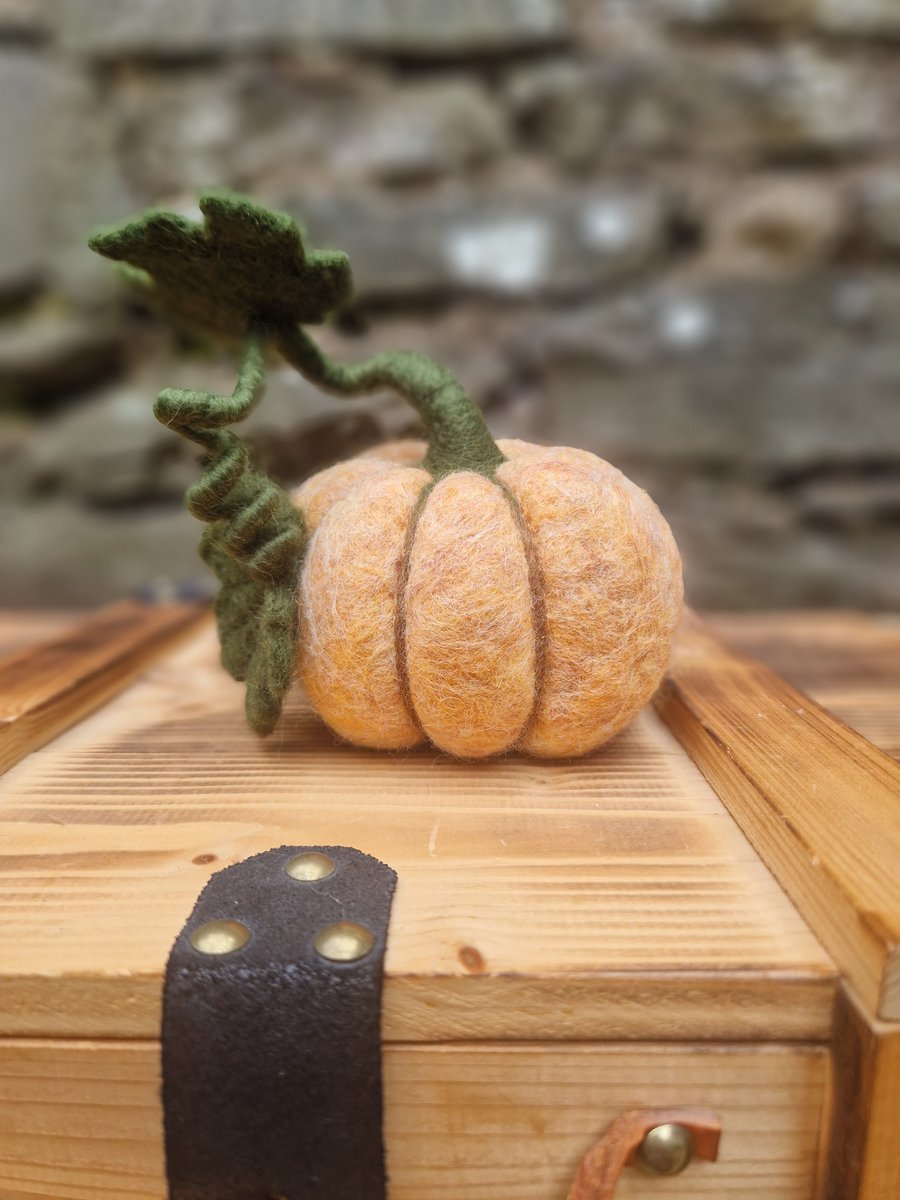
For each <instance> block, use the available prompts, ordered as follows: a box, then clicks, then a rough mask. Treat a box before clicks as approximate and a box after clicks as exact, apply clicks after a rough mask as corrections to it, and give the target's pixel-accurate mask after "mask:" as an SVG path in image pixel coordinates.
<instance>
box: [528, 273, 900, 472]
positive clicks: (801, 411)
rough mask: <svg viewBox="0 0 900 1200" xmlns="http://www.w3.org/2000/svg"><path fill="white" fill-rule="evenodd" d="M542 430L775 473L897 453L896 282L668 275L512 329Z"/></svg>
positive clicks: (686, 461) (600, 445)
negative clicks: (537, 386)
mask: <svg viewBox="0 0 900 1200" xmlns="http://www.w3.org/2000/svg"><path fill="white" fill-rule="evenodd" d="M522 338H523V342H522V353H523V354H531V355H532V365H533V369H534V370H535V371H541V372H542V373H543V378H544V386H545V403H546V405H547V411H548V413H550V414H552V416H553V423H552V429H551V430H550V432H551V433H552V439H553V440H554V441H559V442H562V443H565V444H569V445H575V446H584V447H585V448H586V449H589V450H593V451H595V452H596V453H598V454H600V455H602V456H603V457H605V458H609V459H610V460H611V461H613V462H615V463H617V464H620V465H625V466H627V465H628V464H634V463H641V462H645V461H647V462H653V463H657V464H663V463H668V464H671V465H673V467H677V468H678V469H679V470H689V469H691V467H692V465H697V464H702V463H714V464H719V466H720V467H721V469H722V470H734V469H738V468H741V469H742V468H752V469H753V470H754V471H757V472H759V473H761V475H762V476H765V477H769V476H770V477H781V476H785V475H790V474H791V473H794V472H797V471H804V470H808V469H809V468H810V467H812V466H816V465H818V464H821V463H837V464H852V463H859V462H868V461H885V460H888V461H893V462H900V422H898V421H897V397H898V395H900V285H898V283H897V281H896V280H894V279H892V278H890V277H884V278H881V279H876V280H874V281H867V280H865V279H857V278H843V277H841V276H833V275H816V276H812V277H810V278H808V279H806V280H798V281H795V282H792V283H790V284H788V283H787V282H782V283H780V284H778V285H773V284H762V283H750V282H737V281H731V282H718V283H711V284H709V285H707V286H698V285H697V284H687V282H685V284H683V285H681V286H676V285H674V284H670V285H668V286H665V287H662V288H659V287H657V288H652V287H651V288H650V289H648V290H647V291H645V292H644V293H643V294H642V295H640V296H630V297H626V298H624V299H622V300H620V301H616V302H614V303H611V304H607V305H598V306H596V307H594V308H592V309H589V310H582V311H581V312H580V313H578V314H577V317H575V318H574V319H573V318H572V317H570V316H568V315H566V316H558V317H556V318H553V319H550V320H549V321H548V322H547V323H546V324H545V325H544V328H543V330H541V329H539V328H538V329H529V328H527V327H526V328H525V329H524V330H523V334H522Z"/></svg>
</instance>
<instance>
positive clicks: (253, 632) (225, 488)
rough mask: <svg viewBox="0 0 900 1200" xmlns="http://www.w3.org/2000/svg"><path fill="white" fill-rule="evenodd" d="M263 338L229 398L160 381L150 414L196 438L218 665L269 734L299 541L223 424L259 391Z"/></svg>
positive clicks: (297, 522) (281, 502)
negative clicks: (213, 579)
mask: <svg viewBox="0 0 900 1200" xmlns="http://www.w3.org/2000/svg"><path fill="white" fill-rule="evenodd" d="M264 382H265V361H264V354H263V339H262V337H261V336H260V335H258V334H252V335H251V336H250V337H249V338H248V340H247V345H246V349H245V351H244V356H243V360H242V362H241V366H240V371H239V373H238V380H237V384H236V386H235V389H234V391H233V392H232V394H231V395H230V396H225V395H216V394H214V393H212V392H195V391H182V390H179V389H175V388H167V389H166V390H165V391H163V392H160V394H159V396H158V397H157V400H156V405H155V406H154V412H155V413H156V416H157V419H158V420H160V421H161V422H162V423H163V424H164V425H168V426H171V427H172V428H173V429H176V430H177V431H178V432H179V433H181V434H182V435H183V436H184V437H186V438H189V439H190V440H191V441H193V442H196V443H197V444H198V445H199V446H202V447H203V449H204V451H205V453H204V456H203V467H204V471H203V476H202V478H201V479H200V481H199V482H198V483H196V484H195V485H194V486H193V487H192V488H190V489H189V491H188V493H187V497H186V499H187V506H188V509H189V511H190V512H191V513H192V514H193V515H194V516H195V517H197V518H198V519H199V520H201V521H205V522H206V523H207V525H206V529H205V530H204V531H203V536H202V538H201V541H200V554H201V556H202V557H203V559H204V561H205V562H206V563H207V564H208V565H209V566H210V567H211V568H212V569H213V571H214V572H215V573H216V576H217V577H218V579H219V582H220V584H221V587H220V589H219V594H218V596H217V597H216V602H215V611H216V619H217V621H218V626H219V639H220V642H221V646H222V663H223V665H224V666H225V668H226V670H228V671H229V672H230V674H231V675H233V676H234V678H235V679H240V680H244V681H245V682H246V685H247V694H246V710H247V720H248V721H249V723H250V726H251V727H252V728H253V729H254V730H255V731H256V732H257V733H259V734H267V733H271V731H272V730H273V729H274V728H275V725H276V723H277V721H278V718H279V715H280V713H281V705H282V700H283V697H284V695H285V693H286V692H287V690H288V689H289V688H290V686H291V682H292V678H293V668H294V653H295V646H296V642H297V599H296V589H297V576H298V571H299V564H300V560H301V558H302V555H303V551H304V549H305V546H306V529H305V526H304V522H303V517H302V515H301V513H300V512H299V510H298V509H297V508H295V507H294V505H293V504H292V503H291V501H290V498H289V497H288V496H287V494H286V493H285V492H284V491H283V490H282V489H281V488H280V487H279V486H278V485H277V484H275V483H273V482H272V480H270V479H268V478H267V477H266V476H265V475H261V474H260V473H259V472H258V471H255V470H254V469H253V468H252V467H251V465H250V459H249V456H248V454H247V449H246V447H245V446H244V444H243V442H241V440H240V439H239V438H238V437H237V435H236V434H234V433H232V432H231V430H230V429H228V428H226V427H227V426H228V425H231V424H233V423H234V422H235V421H240V420H242V419H243V418H244V417H246V416H247V415H248V414H249V413H250V411H251V409H252V408H253V407H254V405H255V404H256V403H257V402H258V401H259V399H260V398H261V396H262V392H263V387H264Z"/></svg>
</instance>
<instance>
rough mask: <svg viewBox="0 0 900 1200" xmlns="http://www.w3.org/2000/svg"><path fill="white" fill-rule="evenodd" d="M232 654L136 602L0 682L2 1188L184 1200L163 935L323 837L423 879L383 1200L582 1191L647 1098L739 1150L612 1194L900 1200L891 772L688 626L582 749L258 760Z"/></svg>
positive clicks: (415, 894)
mask: <svg viewBox="0 0 900 1200" xmlns="http://www.w3.org/2000/svg"><path fill="white" fill-rule="evenodd" d="M217 657H218V656H217V646H216V641H215V635H214V632H213V630H212V628H211V625H210V623H209V621H208V619H207V618H205V617H203V616H198V614H197V612H196V611H195V610H192V609H190V608H188V607H187V606H180V607H179V606H174V607H170V608H164V609H152V608H148V607H146V606H141V605H125V606H119V607H118V608H117V609H116V610H113V611H112V612H107V613H105V614H100V615H98V617H96V618H94V620H93V622H92V623H89V624H88V626H86V627H82V628H80V629H78V630H75V631H74V632H72V633H70V634H66V633H65V632H64V633H63V634H62V635H61V636H60V637H58V638H57V640H56V641H55V642H54V643H50V644H45V645H43V646H40V647H38V648H37V649H34V650H31V651H28V650H26V651H24V652H23V653H22V654H20V655H19V656H18V657H17V658H14V659H12V660H9V661H8V662H7V663H6V665H5V666H0V695H2V696H3V697H5V700H4V701H3V703H4V704H5V714H4V715H5V723H4V724H3V725H2V726H0V761H2V762H3V764H4V765H5V766H8V767H9V770H8V773H7V774H6V776H5V778H4V780H3V783H2V785H0V817H2V824H0V838H2V842H0V855H2V857H0V897H2V900H0V1197H2V1198H3V1200H26V1198H27V1200H36V1198H40V1200H98V1198H101V1200H102V1197H105V1196H110V1197H116V1198H119V1197H122V1198H124V1197H128V1198H129V1200H162V1198H163V1197H164V1196H165V1174H164V1155H163V1137H162V1112H161V1107H160V1099H159V1084H160V1078H159V1043H158V1037H159V1028H160V1015H161V991H162V980H163V974H164V970H165V963H166V959H167V956H168V953H169V949H170V947H171V944H172V941H173V939H174V937H175V935H176V933H177V932H178V930H179V929H180V928H181V926H182V925H183V924H184V921H185V919H186V917H187V916H188V914H189V912H190V910H191V908H192V906H193V903H194V900H195V899H196V896H197V894H198V892H199V891H200V889H201V887H202V886H203V884H204V882H205V881H206V879H207V878H208V877H209V875H210V874H211V873H212V872H214V871H216V870H218V869H220V868H221V867H222V866H224V865H227V864H229V863H233V862H236V861H238V860H240V859H243V858H245V857H247V856H248V855H251V854H254V853H256V852H259V851H262V850H265V849H268V848H269V847H272V846H276V845H281V844H306V845H312V844H317V843H323V844H334V843H343V844H348V845H353V846H356V847H358V848H360V849H362V850H365V851H367V852H369V853H371V854H374V855H376V856H377V857H379V858H381V859H383V860H384V861H386V862H388V863H390V864H391V865H392V866H393V867H394V868H395V869H396V871H397V872H398V874H399V880H400V882H399V886H398V891H397V896H396V900H395V903H394V910H393V915H392V920H391V933H390V938H389V945H388V953H387V958H386V964H385V969H386V976H385V993H384V1010H383V1041H384V1068H385V1103H386V1139H387V1147H388V1167H389V1171H390V1179H391V1183H390V1197H391V1200H513V1197H515V1198H516V1200H564V1197H565V1196H566V1194H567V1190H568V1187H569V1185H570V1183H571V1181H572V1179H573V1176H574V1174H575V1171H576V1168H577V1165H578V1162H579V1160H580V1159H581V1157H582V1155H583V1154H584V1153H585V1151H586V1150H587V1149H588V1148H589V1147H590V1145H591V1144H592V1143H593V1142H594V1141H595V1139H596V1138H597V1136H598V1134H599V1133H600V1132H601V1131H602V1130H603V1129H604V1127H606V1126H607V1125H608V1124H609V1123H610V1122H611V1121H612V1120H613V1119H615V1118H616V1117H617V1116H618V1115H619V1114H620V1113H621V1112H622V1111H623V1110H626V1109H630V1108H635V1107H659V1106H679V1105H690V1106H703V1107H707V1108H711V1109H713V1110H715V1111H716V1112H717V1113H718V1114H719V1115H720V1117H721V1119H722V1125H723V1134H722V1141H721V1149H720V1154H719V1158H718V1161H716V1162H699V1161H698V1162H695V1163H693V1164H692V1165H691V1166H690V1167H689V1168H688V1170H687V1171H685V1172H684V1174H682V1175H680V1176H677V1177H674V1178H671V1179H662V1178H650V1177H648V1176H647V1175H645V1174H642V1173H639V1172H638V1171H636V1170H634V1169H630V1168H629V1169H626V1170H625V1172H624V1173H623V1175H622V1178H621V1181H620V1183H619V1186H618V1189H617V1191H616V1196H617V1197H619V1196H621V1197H624V1198H626V1200H627V1198H628V1197H632V1198H637V1197H641V1198H643V1197H660V1198H661V1200H666V1198H669V1197H673V1198H674V1197H701V1196H710V1197H716V1198H717V1200H752V1198H754V1197H759V1200H788V1198H790V1200H812V1198H816V1197H826V1196H827V1197H828V1198H829V1200H838V1198H843V1197H846V1198H847V1200H854V1198H855V1197H860V1198H862V1200H897V1196H898V1195H900V1166H898V1163H900V1155H898V1153H897V1150H896V1148H895V1147H894V1146H893V1145H892V1144H891V1138H890V1136H889V1134H890V1130H891V1126H892V1123H893V1124H896V1122H897V1120H898V1112H900V1084H898V1075H900V1070H898V1067H900V1050H898V1047H900V1040H898V1037H897V1033H896V1032H895V1031H896V1030H900V1026H898V1025H896V1024H895V1022H896V1021H897V1019H898V1017H900V992H898V984H897V959H896V955H895V946H896V944H897V941H898V938H897V933H898V930H900V884H898V879H897V875H898V864H900V769H898V768H897V766H896V764H894V763H893V762H892V761H891V760H890V759H889V758H888V757H887V756H886V755H884V754H882V753H881V752H879V751H878V750H876V749H875V748H874V747H873V746H872V745H871V744H870V743H868V742H867V741H865V739H863V738H862V737H861V736H859V735H858V734H855V733H853V732H851V731H850V730H849V729H848V728H846V727H845V726H843V725H841V724H840V723H839V722H838V721H836V720H835V719H834V718H832V717H830V716H829V715H828V714H826V713H825V712H823V711H822V710H820V709H819V708H818V707H817V706H816V704H815V703H814V702H813V701H812V700H810V699H809V698H807V697H805V696H803V695H801V694H800V693H798V692H795V691H794V690H793V689H792V688H791V687H790V686H789V685H788V684H786V683H785V682H783V681H782V680H781V679H780V678H779V677H777V676H775V675H773V674H772V673H771V672H770V671H768V670H766V669H765V668H763V667H761V666H759V665H758V664H753V663H750V662H748V661H747V660H745V659H743V658H739V657H736V656H734V655H731V654H729V653H727V652H725V651H723V650H722V648H721V646H720V644H719V643H717V642H715V641H713V640H712V639H711V638H710V637H709V635H708V633H707V632H706V631H705V630H704V629H702V628H700V627H699V626H697V625H688V626H687V627H686V628H685V630H684V633H683V636H682V638H681V642H680V645H679V650H678V654H677V656H676V660H675V663H674V665H673V670H672V673H671V677H670V679H669V680H668V681H667V684H666V685H665V687H664V688H663V690H662V691H661V693H660V695H659V697H658V703H657V706H656V709H655V710H653V709H651V710H648V711H646V712H644V713H643V714H641V716H640V717H639V718H638V719H637V720H636V721H635V722H634V723H633V724H632V725H631V726H630V727H629V729H628V730H626V731H625V732H624V733H623V734H622V735H620V736H619V737H618V738H616V739H615V740H614V741H613V742H612V743H611V744H610V745H609V746H608V747H606V748H605V749H603V750H601V751H600V752H599V753H597V754H595V755H593V756H591V757H590V758H588V759H584V760H578V761H574V762H567V763H538V762H535V761H532V760H527V759H523V758H518V757H515V756H513V757H510V758H507V759H504V760H500V761H496V762H490V763H482V764H477V765H473V764H461V763H458V762H454V761H452V760H450V759H447V758H445V757H443V756H441V755H439V754H437V753H436V752H434V751H433V750H417V751H413V752H409V753H404V754H398V755H386V754H378V753H374V752H368V751H365V750H360V749H355V748H351V747H347V746H343V745H339V744H337V743H336V742H335V740H334V739H333V738H332V737H331V735H330V734H329V733H328V732H327V731H326V730H325V729H324V728H323V727H322V726H321V724H320V723H319V722H318V721H317V720H316V719H315V718H314V717H313V716H311V715H310V713H309V712H308V711H307V710H306V708H305V707H304V705H303V702H302V699H301V698H299V697H297V698H295V699H294V701H293V702H292V704H291V706H290V708H289V710H288V712H287V715H286V719H285V720H284V722H283V725H282V727H281V728H280V729H279V731H278V733H277V734H276V735H275V736H274V737H273V738H272V739H270V740H269V741H266V742H260V741H259V740H257V739H256V738H255V737H254V736H253V735H252V734H251V733H249V732H248V731H247V730H246V728H245V726H244V723H243V717H242V697H241V689H240V688H239V687H238V685H236V684H233V683H232V682H231V681H230V680H228V678H227V677H226V676H225V675H224V673H223V671H222V670H221V668H220V667H219V665H218V662H217ZM4 680H5V684H6V686H3V683H4ZM127 680H130V682H129V683H128V686H127V687H125V688H124V690H121V689H123V684H124V683H125V682H126V681H127ZM117 688H118V689H120V691H119V694H118V695H117V696H116V697H115V698H113V699H110V698H109V697H110V695H111V694H112V692H114V691H115V690H116V689H117ZM66 727H68V728H66ZM64 729H65V730H66V731H65V732H61V731H62V730H64ZM40 746H43V748H42V749H38V747H40ZM773 871H774V874H773ZM833 1111H838V1112H839V1116H840V1120H839V1127H840V1129H841V1139H840V1145H837V1144H836V1141H835V1139H834V1137H833V1136H832V1134H831V1124H830V1120H831V1113H832V1112H833Z"/></svg>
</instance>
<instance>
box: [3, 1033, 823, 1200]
mask: <svg viewBox="0 0 900 1200" xmlns="http://www.w3.org/2000/svg"><path fill="white" fill-rule="evenodd" d="M158 1062H159V1047H158V1046H157V1045H156V1044H154V1043H148V1042H145V1043H127V1042H126V1043H123V1042H115V1041H110V1042H69V1043H53V1042H41V1041H35V1042H32V1041H27V1040H11V1041H6V1042H0V1144H2V1146H3V1151H2V1153H0V1164H2V1165H0V1195H2V1196H3V1198H4V1200H104V1198H105V1197H109V1198H110V1200H163V1198H164V1196H165V1182H164V1176H163V1169H164V1168H163V1146H162V1128H161V1126H162V1117H161V1111H160V1104H159V1083H160V1080H159V1075H158V1069H159V1068H158ZM384 1066H385V1108H386V1115H385V1135H386V1141H387V1147H388V1169H389V1173H390V1181H391V1182H390V1189H389V1197H390V1200H485V1197H487V1196H490V1197H491V1200H553V1198H555V1197H562V1196H565V1195H566V1193H567V1190H568V1188H569V1186H570V1184H571V1182H572V1180H573V1178H574V1176H575V1172H576V1170H577V1167H578V1164H579V1162H580V1160H581V1158H582V1156H583V1155H584V1153H585V1152H586V1151H587V1150H588V1149H589V1147H590V1146H591V1145H592V1144H593V1143H594V1141H595V1140H596V1138H597V1136H598V1134H599V1133H600V1132H601V1131H602V1130H603V1129H604V1128H606V1126H607V1125H608V1124H609V1123H610V1122H611V1121H612V1120H613V1119H614V1118H615V1117H617V1116H619V1115H620V1113H621V1112H623V1111H624V1110H626V1109H628V1108H632V1107H656V1106H660V1105H662V1106H679V1107H680V1106H683V1105H690V1106H699V1107H706V1108H711V1109H713V1110H714V1111H715V1112H716V1113H717V1114H718V1115H719V1116H720V1118H721V1120H722V1127H723V1132H722V1140H721V1147H720V1150H719V1157H718V1161H717V1162H715V1163H711V1162H699V1161H698V1162H695V1163H693V1164H692V1165H691V1166H690V1167H688V1169H687V1170H686V1171H685V1172H684V1173H683V1174H682V1175H680V1176H677V1177H675V1178H669V1179H664V1178H659V1177H652V1178H648V1177H647V1176H646V1175H643V1174H642V1173H641V1172H640V1171H639V1170H638V1169H636V1168H627V1169H626V1170H625V1171H624V1172H623V1174H622V1177H621V1180H620V1182H619V1185H618V1187H617V1189H616V1200H648V1198H650V1197H652V1198H653V1200H676V1198H682V1200H702V1198H708V1200H813V1197H814V1196H815V1195H816V1180H815V1175H816V1169H815V1165H816V1154H817V1150H816V1146H817V1139H818V1135H819V1125H820V1119H821V1114H822V1103H823V1096H824V1094H825V1090H826V1084H827V1075H828V1064H827V1055H826V1053H825V1052H824V1051H823V1050H822V1049H821V1048H815V1047H803V1046H771V1047H765V1048H762V1047H741V1046H735V1047H728V1048H725V1047H722V1048H719V1049H710V1048H709V1047H708V1046H668V1047H667V1046H660V1045H658V1044H647V1045H645V1044H637V1045H633V1046H630V1047H611V1046H608V1047H601V1046H584V1045H582V1046H577V1045H570V1046H565V1045H558V1044H557V1045H553V1044H543V1045H542V1044H536V1045H528V1046H523V1045H508V1046H492V1045H481V1046H476V1045H471V1046H466V1045H459V1046H428V1045H421V1046H409V1045H407V1046H390V1047H388V1048H387V1049H386V1051H385V1059H384Z"/></svg>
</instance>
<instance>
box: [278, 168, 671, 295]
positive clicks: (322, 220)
mask: <svg viewBox="0 0 900 1200" xmlns="http://www.w3.org/2000/svg"><path fill="white" fill-rule="evenodd" d="M286 207H288V209H289V210H290V211H292V212H294V213H295V214H296V215H297V216H298V218H299V219H300V220H301V221H302V223H303V224H304V225H305V226H306V227H307V228H308V230H309V232H310V235H311V239H312V243H313V244H314V245H318V246H332V247H337V248H339V249H342V250H344V251H346V252H347V253H348V254H349V255H350V260H351V263H352V265H353V271H354V279H355V281H356V285H357V291H358V294H359V295H360V296H361V297H362V298H363V299H368V298H372V297H379V296H381V297H383V296H391V297H399V296H404V295H405V296H408V297H415V296H417V295H437V294H444V295H446V294H448V293H451V294H452V293H486V294H490V295H494V296H498V297H507V298H527V297H530V296H536V295H540V294H550V295H553V294H556V295H565V294H572V293H578V292H583V291H586V290H591V289H596V288H598V287H599V288H602V287H603V286H606V285H609V284H611V283H612V282H614V281H617V280H621V279H625V278H628V277H629V276H630V275H633V274H635V273H637V272H639V271H641V270H643V269H644V268H646V267H647V266H648V264H650V263H651V262H653V261H655V260H657V259H658V258H659V257H660V255H661V254H662V253H663V252H664V250H665V248H666V244H667V236H668V216H669V212H668V203H667V199H666V197H665V196H664V195H663V194H662V193H660V192H659V191H658V190H656V189H652V188H641V187H638V188H626V187H621V188H619V187H614V186H605V187H601V188H595V189H582V190H579V191H578V192H575V193H572V194H561V193H553V194H544V195H537V196H533V197H529V196H525V195H520V196H511V195H509V194H503V193H500V194H497V193H494V192H490V191H482V190H477V191H474V190H473V191H471V192H460V191H454V192H453V193H452V194H449V195H445V196H444V197H442V198H434V199H432V198H430V197H429V198H427V199H418V198H416V199H404V200H399V199H398V200H395V201H393V202H390V203H387V202H385V201H384V200H379V199H376V198H374V197H373V198H371V199H370V198H368V197H365V196H361V195H357V196H355V197H353V198H352V199H349V198H348V199H345V200H334V199H329V200H327V201H324V200H319V199H318V198H312V197H307V198H306V199H305V200H289V201H288V203H287V205H286Z"/></svg>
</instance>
